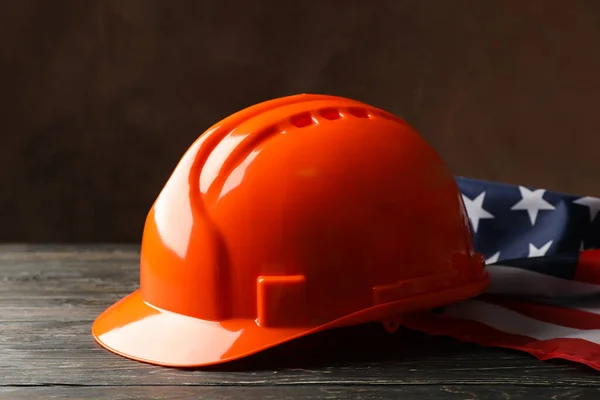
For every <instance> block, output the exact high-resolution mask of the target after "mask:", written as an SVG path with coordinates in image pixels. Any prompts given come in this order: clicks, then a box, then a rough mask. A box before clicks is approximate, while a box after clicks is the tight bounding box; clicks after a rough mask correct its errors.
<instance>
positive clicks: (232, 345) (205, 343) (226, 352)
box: [92, 290, 323, 368]
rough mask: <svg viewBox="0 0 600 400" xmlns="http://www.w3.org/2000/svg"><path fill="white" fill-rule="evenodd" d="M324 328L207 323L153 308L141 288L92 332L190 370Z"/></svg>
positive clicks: (133, 355) (114, 347)
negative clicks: (143, 295)
mask: <svg viewBox="0 0 600 400" xmlns="http://www.w3.org/2000/svg"><path fill="white" fill-rule="evenodd" d="M322 328H323V327H299V328H277V329H274V328H263V327H260V326H259V325H258V324H257V323H256V321H255V320H253V319H233V320H227V321H226V322H215V321H205V320H201V319H197V318H193V317H189V316H186V315H181V314H176V313H173V312H170V311H165V310H161V309H159V308H156V307H153V306H151V305H149V304H148V303H146V302H144V300H143V299H142V296H141V294H140V291H139V290H137V291H135V292H133V293H132V294H130V295H128V296H126V297H125V298H123V299H121V300H119V301H118V302H117V303H115V304H113V305H112V306H110V307H109V308H108V309H106V310H105V311H104V312H103V313H102V314H100V316H98V318H97V319H96V320H95V321H94V324H93V325H92V335H93V336H94V339H96V341H97V342H98V343H99V344H100V345H101V346H102V347H104V348H105V349H107V350H109V351H111V352H113V353H116V354H118V355H121V356H123V357H126V358H130V359H133V360H137V361H141V362H146V363H150V364H156V365H162V366H169V367H186V368H190V367H201V366H208V365H213V364H219V363H222V362H227V361H232V360H235V359H238V358H242V357H247V356H249V355H252V354H254V353H258V352H260V351H262V350H265V349H267V348H269V347H273V346H276V345H278V344H281V343H284V342H287V341H289V340H292V339H294V338H296V337H300V336H304V335H307V334H309V333H312V332H316V331H318V330H321V329H322Z"/></svg>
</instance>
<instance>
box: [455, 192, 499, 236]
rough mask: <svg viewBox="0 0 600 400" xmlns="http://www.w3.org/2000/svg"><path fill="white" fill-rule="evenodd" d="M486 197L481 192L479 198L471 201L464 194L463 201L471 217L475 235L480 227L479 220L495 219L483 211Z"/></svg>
mask: <svg viewBox="0 0 600 400" xmlns="http://www.w3.org/2000/svg"><path fill="white" fill-rule="evenodd" d="M484 197H485V192H481V193H480V194H479V196H477V197H475V199H473V200H471V199H470V198H468V197H467V196H465V195H464V194H463V195H462V198H463V201H464V203H465V208H466V209H467V214H468V215H469V219H470V220H471V224H473V230H474V231H475V233H477V228H478V227H479V220H481V219H489V218H494V216H493V215H492V214H490V213H489V212H487V211H486V210H484V209H483V198H484Z"/></svg>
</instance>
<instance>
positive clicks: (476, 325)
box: [403, 313, 600, 371]
mask: <svg viewBox="0 0 600 400" xmlns="http://www.w3.org/2000/svg"><path fill="white" fill-rule="evenodd" d="M403 325H404V326H405V327H407V328H409V329H413V330H417V331H421V332H424V333H426V334H429V335H434V336H450V337H452V338H454V339H456V340H459V341H461V342H468V343H475V344H478V345H480V346H484V347H499V348H507V349H513V350H518V351H522V352H526V353H529V354H531V355H533V356H534V357H536V358H538V359H539V360H550V359H564V360H568V361H573V362H577V363H581V364H584V365H587V366H589V367H591V368H593V369H595V370H599V371H600V345H597V344H595V343H592V342H589V341H587V340H583V339H573V338H556V339H549V340H537V339H534V338H530V337H527V336H521V335H514V334H510V333H505V332H502V331H500V330H497V329H495V328H492V327H489V326H487V325H484V324H482V323H480V322H476V321H471V320H466V319H462V318H454V317H446V316H444V315H439V314H434V313H419V314H412V315H407V316H405V318H404V320H403Z"/></svg>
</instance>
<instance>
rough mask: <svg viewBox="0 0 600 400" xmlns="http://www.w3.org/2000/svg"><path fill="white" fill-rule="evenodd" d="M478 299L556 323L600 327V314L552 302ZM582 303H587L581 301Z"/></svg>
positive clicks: (573, 326) (490, 297) (582, 327)
mask: <svg viewBox="0 0 600 400" xmlns="http://www.w3.org/2000/svg"><path fill="white" fill-rule="evenodd" d="M477 299H478V300H481V301H485V302H487V303H491V304H496V305H499V306H502V307H504V308H507V309H509V310H513V311H516V312H518V313H519V314H522V315H525V316H528V317H530V318H534V319H536V320H538V321H544V322H548V323H551V324H555V325H560V326H566V327H569V328H575V329H600V315H599V314H595V313H592V312H588V311H583V310H578V309H574V308H568V307H561V306H556V305H552V304H541V303H532V302H525V301H517V300H508V299H505V298H501V297H498V296H489V295H485V296H481V297H478V298H477ZM580 304H585V301H584V302H581V303H580Z"/></svg>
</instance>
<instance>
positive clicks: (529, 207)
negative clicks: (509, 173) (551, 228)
mask: <svg viewBox="0 0 600 400" xmlns="http://www.w3.org/2000/svg"><path fill="white" fill-rule="evenodd" d="M519 191H520V192H521V200H520V201H519V202H518V203H517V204H515V205H514V206H512V207H511V210H526V211H527V214H529V219H530V220H531V225H535V220H536V219H537V216H538V213H539V212H540V210H554V206H553V205H552V204H550V203H548V202H547V201H546V200H544V198H543V196H544V193H546V191H545V190H544V189H537V190H529V189H527V188H526V187H523V186H519Z"/></svg>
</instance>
